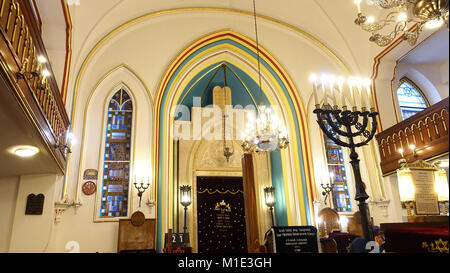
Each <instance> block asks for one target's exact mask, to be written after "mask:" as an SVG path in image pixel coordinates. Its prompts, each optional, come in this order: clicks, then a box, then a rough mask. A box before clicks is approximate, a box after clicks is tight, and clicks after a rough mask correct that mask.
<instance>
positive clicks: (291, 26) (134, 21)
mask: <svg viewBox="0 0 450 273" xmlns="http://www.w3.org/2000/svg"><path fill="white" fill-rule="evenodd" d="M186 11H188V12H189V11H216V12H229V13H237V14H243V15H247V16H253V13H251V12H247V11H242V10H236V9H229V8H208V7H193V8H175V9H169V10H163V11H157V12H153V13H149V14H146V15H143V16H139V17H136V18H134V19H132V20H130V21H128V22H126V23H124V24H122V25H120V26H118V27H116V28H115V29H113V30H112V31H111V32H109V33H108V34H107V35H106V36H104V37H103V38H101V39H100V40H99V42H97V44H96V45H95V46H94V47H93V48H92V49H91V51H90V52H89V53H88V55H87V56H86V58H85V60H84V61H83V63H82V65H81V67H80V70H79V72H78V75H77V78H76V81H75V88H74V101H73V106H72V109H76V102H77V94H78V87H79V83H80V80H81V77H82V74H83V73H84V70H85V68H86V66H87V64H88V62H89V60H90V59H91V58H92V56H93V55H94V53H95V52H96V51H97V49H98V48H99V47H100V46H102V44H103V43H104V42H105V41H107V40H108V39H109V38H111V37H112V36H113V35H115V34H116V33H118V32H120V31H121V30H123V29H125V28H127V27H128V26H130V25H132V24H134V23H137V22H139V21H142V20H144V19H147V18H151V17H154V16H158V15H165V14H171V13H177V12H186ZM256 16H257V17H259V18H260V19H264V20H267V21H269V22H272V23H276V24H279V25H282V26H284V27H286V28H288V29H290V30H292V31H294V32H297V33H299V34H300V35H302V36H304V37H305V38H307V39H308V40H311V41H312V42H313V43H314V44H316V45H317V46H318V47H319V48H321V49H322V50H324V51H325V52H327V53H328V54H329V55H331V56H332V57H333V58H334V59H335V60H336V61H337V62H338V63H339V64H340V65H341V67H342V68H343V69H344V70H345V71H346V72H347V73H348V74H351V73H350V70H349V69H348V67H347V65H346V64H345V63H344V62H343V61H342V60H341V59H340V58H339V57H338V56H337V55H336V53H334V52H333V51H332V50H331V49H329V48H328V47H327V46H326V45H325V44H323V43H322V42H321V41H320V40H318V39H317V38H315V37H314V36H313V35H311V34H309V33H307V32H305V31H303V30H302V29H300V28H298V27H295V26H293V25H290V24H288V23H285V22H282V21H280V20H277V19H274V18H272V17H268V16H264V15H258V14H257V15H256ZM219 32H221V31H219ZM210 35H211V34H208V35H206V36H205V37H207V36H210ZM200 39H201V38H200ZM200 39H197V40H200ZM183 51H185V49H183V50H182V51H180V52H179V54H177V55H176V57H175V58H174V59H173V60H172V62H171V64H170V66H169V67H171V66H172V65H173V63H174V62H175V61H176V59H177V58H178V56H180V53H182V52H183ZM161 85H162V82H161V83H160V85H159V86H160V87H161ZM158 90H160V88H159V89H158ZM74 113H75V111H72V119H71V120H72V123H71V124H74V122H73V120H74V118H75V116H74Z"/></svg>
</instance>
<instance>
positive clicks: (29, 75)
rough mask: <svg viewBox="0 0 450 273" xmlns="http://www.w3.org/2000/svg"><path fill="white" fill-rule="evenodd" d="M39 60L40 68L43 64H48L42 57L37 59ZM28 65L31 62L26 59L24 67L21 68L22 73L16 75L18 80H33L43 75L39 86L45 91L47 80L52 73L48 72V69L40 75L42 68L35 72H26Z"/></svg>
mask: <svg viewBox="0 0 450 273" xmlns="http://www.w3.org/2000/svg"><path fill="white" fill-rule="evenodd" d="M37 60H38V63H39V64H40V67H42V65H43V64H45V63H47V58H45V57H44V56H42V55H40V56H39V57H38V58H37ZM28 63H29V60H28V59H25V60H24V62H23V63H22V67H21V69H20V71H19V72H17V74H16V75H17V78H18V79H27V80H32V79H33V78H37V77H39V76H40V75H42V82H41V83H40V84H39V85H38V88H39V89H42V90H44V89H45V85H44V82H45V78H46V77H48V76H50V75H51V74H50V71H48V69H44V70H42V72H41V73H40V72H39V70H40V67H39V68H36V69H35V70H34V71H31V72H28V71H25V69H26V67H27V64H28Z"/></svg>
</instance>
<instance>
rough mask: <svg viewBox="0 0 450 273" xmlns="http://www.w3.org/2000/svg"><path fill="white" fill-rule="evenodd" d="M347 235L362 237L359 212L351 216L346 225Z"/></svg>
mask: <svg viewBox="0 0 450 273" xmlns="http://www.w3.org/2000/svg"><path fill="white" fill-rule="evenodd" d="M347 230H348V233H351V234H355V235H358V236H360V237H362V236H363V230H362V226H361V214H360V213H359V211H357V212H355V213H354V214H353V216H352V217H351V218H350V219H349V221H348V225H347Z"/></svg>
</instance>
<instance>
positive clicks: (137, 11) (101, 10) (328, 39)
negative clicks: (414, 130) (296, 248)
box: [38, 0, 384, 104]
mask: <svg viewBox="0 0 450 273" xmlns="http://www.w3.org/2000/svg"><path fill="white" fill-rule="evenodd" d="M44 1H47V0H38V2H44ZM51 1H53V0H51ZM55 1H56V0H55ZM67 1H68V2H67V3H69V5H70V15H71V19H72V24H73V30H72V66H71V72H70V81H69V88H68V90H69V96H68V104H70V100H71V98H70V97H71V92H73V90H74V89H76V87H75V81H76V80H77V77H78V76H79V75H80V71H81V70H83V69H82V67H83V65H87V64H86V60H88V61H90V60H91V57H93V56H94V55H95V53H97V52H98V51H100V50H102V49H104V48H107V47H108V46H110V45H112V44H114V43H115V40H114V39H117V38H118V37H119V36H125V35H131V33H132V32H136V34H138V33H140V32H139V31H140V28H139V27H138V26H142V25H143V24H145V27H146V28H148V29H153V28H160V29H161V28H164V25H167V26H168V27H167V29H173V28H174V27H175V28H176V27H178V28H179V29H183V31H188V32H192V35H191V36H192V37H191V36H189V35H186V37H184V38H182V37H180V38H179V39H178V37H173V36H175V35H179V34H176V33H175V32H173V31H172V33H171V32H163V33H164V34H163V35H159V36H158V37H154V36H153V37H142V39H140V40H139V41H140V42H141V43H147V44H149V47H148V48H149V49H151V48H152V46H151V44H152V43H155V42H161V40H163V41H164V40H167V42H170V43H176V46H172V47H170V48H172V49H170V50H171V51H170V52H163V55H164V58H166V59H167V61H166V62H165V63H163V64H162V65H161V67H158V68H157V69H158V71H155V70H156V68H151V69H153V72H157V73H158V76H159V77H162V75H163V72H164V70H165V69H166V68H167V66H168V65H169V64H170V62H171V60H173V59H174V58H175V57H176V56H177V54H179V53H180V52H181V51H182V50H183V49H185V48H186V47H187V46H188V45H190V44H192V43H193V42H194V41H195V40H196V39H199V38H200V37H203V36H205V35H207V34H210V33H212V32H214V31H219V30H223V29H232V30H233V31H237V32H239V33H243V34H244V35H246V36H247V37H250V38H252V39H254V36H255V35H254V30H253V28H254V25H253V18H252V12H253V3H252V0H220V1H219V0H95V1H92V0H67ZM56 2H58V1H56ZM38 5H41V6H43V7H44V6H45V5H43V4H38ZM47 6H48V4H47ZM364 8H365V11H366V12H367V14H368V15H374V16H375V17H379V16H381V15H380V14H381V13H382V12H383V11H381V10H379V9H376V8H373V7H369V6H367V5H365V7H364ZM60 10H62V9H60V8H59V7H58V8H57V9H53V10H52V9H49V8H42V10H40V12H41V17H42V18H43V23H44V26H43V29H45V24H46V23H47V24H51V23H52V22H53V23H57V24H59V25H60V26H61V20H60V19H61V18H62V17H61V16H55V15H52V14H51V13H52V12H60ZM256 11H257V14H258V27H259V35H260V42H261V44H262V46H266V47H267V48H268V49H269V50H271V46H270V43H271V42H284V41H270V40H271V37H268V35H267V33H269V29H271V30H276V31H278V32H279V33H284V34H285V36H286V37H287V36H289V39H286V42H289V41H292V40H295V39H297V40H302V39H303V40H302V41H304V42H305V43H310V42H311V39H305V36H311V37H312V38H313V39H317V41H318V42H319V43H320V44H317V43H316V44H315V45H313V46H315V47H317V48H318V50H322V52H324V55H326V54H328V53H327V50H328V51H329V52H331V54H334V55H335V56H336V57H337V58H338V59H339V60H341V61H342V63H343V64H344V66H346V67H347V68H348V70H349V72H350V73H352V74H356V75H361V76H363V77H370V76H371V75H372V72H373V71H372V69H373V63H374V57H375V56H377V55H378V54H379V53H380V52H382V51H383V49H384V48H380V47H378V46H376V45H374V44H373V43H370V42H369V36H370V34H369V33H367V32H364V31H362V30H361V29H360V28H359V27H358V26H357V25H355V23H354V20H355V18H356V6H355V5H354V3H353V0H277V1H275V0H257V1H256ZM150 15H151V16H150ZM46 18H47V19H46ZM137 18H141V19H137ZM199 21H202V23H201V24H202V25H211V28H210V30H206V28H205V30H200V29H199V28H198V27H197V25H196V22H199ZM128 22H133V23H128ZM205 22H206V23H205ZM208 22H210V24H209V23H208ZM236 22H239V26H236ZM169 25H170V27H169ZM190 25H191V26H192V27H191V29H189V26H190ZM47 29H51V28H47ZM60 29H61V27H59V28H58V30H60ZM112 32H114V33H113V34H112V35H110V34H111V33H112ZM58 33H60V32H58ZM152 33H156V32H155V31H153V32H152ZM139 35H141V34H139ZM44 36H47V37H44V39H50V40H51V39H54V40H55V39H59V40H60V42H61V41H62V40H63V39H62V36H61V35H44ZM194 36H195V37H194ZM99 42H100V43H99ZM46 44H55V43H54V42H52V41H47V42H46ZM60 44H61V43H60ZM132 48H133V46H132V45H130V48H128V49H126V50H132ZM272 48H273V47H272ZM168 50H169V49H168ZM273 50H275V49H273ZM296 50H297V51H296ZM300 50H301V49H300V47H298V49H297V48H295V45H294V43H292V50H291V51H290V54H291V55H292V58H297V60H296V61H297V62H299V63H301V58H300V57H298V56H301V53H302V52H300ZM297 52H298V56H296V55H297V54H296V53H297ZM141 53H143V52H135V55H136V58H137V60H136V64H133V63H131V64H130V63H128V64H129V65H131V66H133V67H134V66H135V65H136V66H139V64H138V62H139V60H138V59H139V58H140V56H141V55H142V54H141ZM271 53H272V54H274V55H275V57H277V58H278V56H277V54H279V53H278V52H273V51H272V52H271ZM90 54H92V55H90ZM328 55H330V54H328ZM54 58H55V60H54V63H56V64H60V63H62V62H63V60H62V59H63V54H54ZM58 58H59V60H56V59H58ZM279 60H280V62H282V64H284V63H283V60H282V58H280V59H279ZM114 65H119V64H118V63H117V64H114ZM110 66H113V64H111V65H110ZM59 67H60V66H59ZM59 67H58V70H59ZM110 68H111V67H110ZM151 69H150V70H151ZM314 69H316V68H312V70H313V71H311V72H319V73H320V72H321V71H314ZM150 70H147V71H146V72H141V71H138V72H139V73H141V74H143V76H144V78H145V74H146V73H150ZM81 74H82V73H81ZM302 77H308V75H302ZM144 80H145V79H144ZM156 81H157V80H153V82H147V84H148V85H149V87H150V89H152V90H154V89H156V88H157V82H156Z"/></svg>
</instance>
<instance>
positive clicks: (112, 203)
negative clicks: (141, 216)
mask: <svg viewBox="0 0 450 273" xmlns="http://www.w3.org/2000/svg"><path fill="white" fill-rule="evenodd" d="M132 122H133V104H132V101H131V99H130V96H129V95H128V93H127V92H125V91H124V90H119V91H118V92H117V93H115V94H114V96H113V97H112V99H111V101H110V102H109V105H108V114H107V122H106V140H105V155H104V164H103V185H102V197H101V198H102V199H101V211H100V217H103V218H111V217H124V216H127V214H128V190H129V179H130V164H131V162H130V149H131V128H132Z"/></svg>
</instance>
